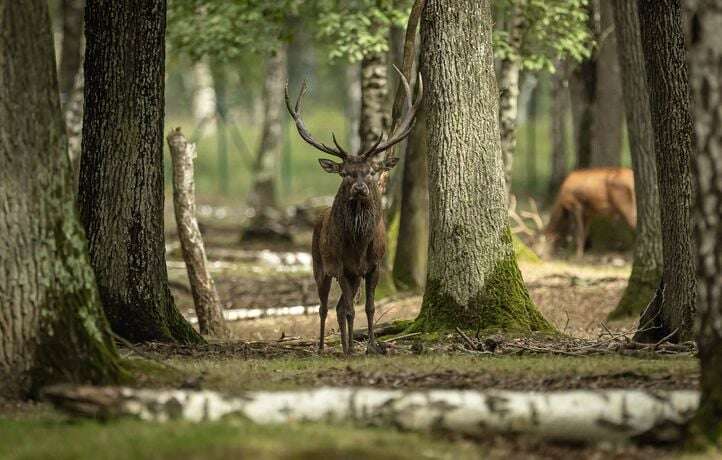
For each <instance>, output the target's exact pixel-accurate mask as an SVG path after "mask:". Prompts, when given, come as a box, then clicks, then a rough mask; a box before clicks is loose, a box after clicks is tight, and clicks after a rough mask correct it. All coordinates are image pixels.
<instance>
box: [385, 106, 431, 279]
mask: <svg viewBox="0 0 722 460" xmlns="http://www.w3.org/2000/svg"><path fill="white" fill-rule="evenodd" d="M425 118H426V117H425V116H424V111H423V109H422V110H420V111H419V112H417V115H416V121H415V124H414V127H413V129H412V131H411V135H410V136H409V140H408V142H407V144H406V154H405V155H404V164H403V168H404V169H403V176H402V177H403V181H402V184H401V210H400V211H401V212H400V215H399V231H398V234H399V238H398V239H397V242H396V256H395V257H394V268H393V276H394V283H395V285H396V286H397V287H398V288H399V289H402V290H408V291H421V290H423V288H424V281H425V277H426V258H427V253H428V245H429V179H428V175H429V171H428V167H427V164H426V161H427V142H428V136H427V130H426V120H425Z"/></svg>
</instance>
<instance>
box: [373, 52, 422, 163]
mask: <svg viewBox="0 0 722 460" xmlns="http://www.w3.org/2000/svg"><path fill="white" fill-rule="evenodd" d="M394 69H395V70H396V72H397V73H398V74H399V77H400V78H401V82H402V84H403V85H404V92H405V93H406V114H405V115H404V117H403V118H402V119H401V122H400V123H399V124H398V125H397V126H396V129H394V133H393V134H392V135H391V136H389V137H388V139H387V140H386V142H383V143H377V144H376V145H374V146H373V147H371V148H370V149H368V150H367V151H366V152H364V153H363V154H362V156H363V157H366V158H368V157H370V156H372V155H376V154H378V153H381V152H383V151H384V150H387V149H389V148H390V147H393V146H394V145H396V144H398V143H399V142H401V141H402V140H404V139H405V138H406V137H407V136H408V135H409V134H410V133H411V127H412V126H413V122H414V117H415V116H416V112H417V111H418V109H419V106H420V105H421V100H422V98H423V96H424V83H423V81H422V78H421V74H419V78H418V81H419V93H418V96H417V97H416V102H414V100H413V96H412V95H411V86H410V85H409V81H408V80H407V79H406V77H405V76H404V74H403V73H401V71H400V70H399V69H398V67H396V66H394Z"/></svg>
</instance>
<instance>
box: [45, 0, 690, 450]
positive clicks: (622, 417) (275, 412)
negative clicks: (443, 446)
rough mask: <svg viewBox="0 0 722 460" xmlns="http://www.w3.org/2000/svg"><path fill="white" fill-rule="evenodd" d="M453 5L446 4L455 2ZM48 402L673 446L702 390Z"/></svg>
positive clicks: (202, 417)
mask: <svg viewBox="0 0 722 460" xmlns="http://www.w3.org/2000/svg"><path fill="white" fill-rule="evenodd" d="M447 1H448V0H447ZM45 396H46V397H47V398H48V399H49V400H50V401H52V402H53V403H54V404H55V405H56V406H57V407H59V408H60V409H62V410H65V411H67V412H69V413H72V414H74V415H83V416H86V417H98V416H99V414H101V415H102V416H103V417H105V418H117V417H123V416H125V417H135V418H138V419H141V420H148V421H154V422H165V421H168V420H188V421H192V422H206V421H214V420H220V419H222V418H224V417H226V418H227V417H233V416H237V417H242V418H244V419H246V420H250V421H252V422H254V423H258V424H279V423H292V422H296V423H297V422H301V423H303V422H326V423H348V422H351V423H355V424H357V425H362V426H378V427H394V428H398V429H402V430H406V431H420V432H425V433H428V432H439V433H447V434H448V433H455V434H458V435H466V436H475V437H483V436H488V435H489V434H490V433H493V432H501V433H510V434H520V433H522V434H532V435H536V436H539V437H542V438H547V439H553V440H563V441H575V442H585V443H588V442H623V441H628V440H632V439H635V438H638V439H645V440H647V441H648V442H666V443H669V442H673V441H678V440H679V439H680V438H681V436H682V431H683V426H684V425H685V423H686V422H687V421H688V420H689V418H690V416H691V415H692V414H693V413H694V410H695V408H696V407H697V404H698V399H699V395H698V394H697V392H695V391H670V392H663V391H655V392H654V393H648V392H644V391H639V390H607V391H598V392H594V391H567V392H556V393H534V392H529V393H523V392H513V391H488V392H478V391H472V390H429V391H399V390H378V389H371V388H319V389H316V390H306V391H285V392H247V393H245V394H244V395H243V396H242V397H235V398H234V397H230V396H225V395H221V394H219V393H216V392H213V391H184V390H142V389H141V390H136V389H131V388H113V387H106V388H94V387H75V388H68V387H54V388H50V389H49V390H48V391H46V392H45Z"/></svg>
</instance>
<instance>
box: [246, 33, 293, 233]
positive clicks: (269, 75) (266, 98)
mask: <svg viewBox="0 0 722 460" xmlns="http://www.w3.org/2000/svg"><path fill="white" fill-rule="evenodd" d="M286 56H287V55H286V48H285V47H279V49H277V50H276V51H274V52H273V54H271V56H269V57H268V59H267V60H266V72H265V77H266V78H265V80H264V84H263V113H264V116H263V131H262V133H261V143H260V145H259V147H258V155H257V156H256V162H255V164H254V166H253V186H252V187H251V191H250V193H249V195H248V205H249V207H251V208H252V209H253V210H254V211H255V215H256V216H260V215H262V214H263V212H264V211H265V210H267V209H275V208H278V206H279V202H278V190H277V178H278V165H279V164H280V161H281V153H282V149H283V136H282V134H283V133H282V129H281V113H282V112H281V109H282V107H283V97H284V96H283V95H284V93H283V88H284V85H285V84H286ZM251 225H253V224H251Z"/></svg>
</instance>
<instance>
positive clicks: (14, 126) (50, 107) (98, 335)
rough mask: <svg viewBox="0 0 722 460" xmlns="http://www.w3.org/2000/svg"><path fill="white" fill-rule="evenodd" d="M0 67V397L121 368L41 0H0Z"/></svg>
mask: <svg viewBox="0 0 722 460" xmlns="http://www.w3.org/2000/svg"><path fill="white" fill-rule="evenodd" d="M0 68H1V69H3V71H2V72H0V101H2V103H0V163H2V165H3V167H2V168H0V184H2V186H0V297H2V299H3V300H2V305H1V306H0V396H9V397H18V396H25V395H27V394H28V392H34V391H35V390H37V389H38V388H40V387H41V386H43V385H46V384H51V383H58V382H76V383H84V382H88V381H90V382H94V383H98V384H103V383H112V382H114V381H116V380H117V379H118V378H119V376H120V375H121V373H122V371H121V369H120V367H119V358H118V355H117V353H116V351H115V347H114V345H113V341H112V339H111V337H110V330H109V328H108V324H107V322H106V319H105V316H104V315H103V310H102V308H101V305H100V300H99V297H98V291H97V289H96V286H95V278H94V275H93V270H92V269H91V268H90V263H89V261H88V252H87V246H86V241H85V236H84V235H83V230H82V228H81V226H80V223H79V221H78V217H77V212H76V210H75V205H74V192H73V181H72V174H71V171H70V166H69V162H68V157H67V154H66V146H65V128H64V126H63V122H62V118H61V114H60V102H59V98H58V82H57V77H56V75H57V73H56V70H55V56H54V52H53V41H52V35H51V31H50V16H49V14H48V5H47V2H46V1H44V0H30V1H28V2H15V1H0ZM17 107H22V110H17V109H16V108H17Z"/></svg>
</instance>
